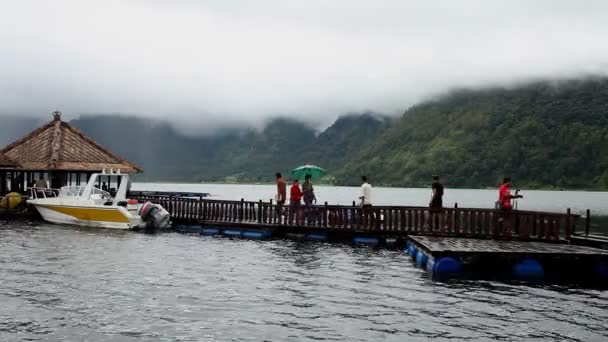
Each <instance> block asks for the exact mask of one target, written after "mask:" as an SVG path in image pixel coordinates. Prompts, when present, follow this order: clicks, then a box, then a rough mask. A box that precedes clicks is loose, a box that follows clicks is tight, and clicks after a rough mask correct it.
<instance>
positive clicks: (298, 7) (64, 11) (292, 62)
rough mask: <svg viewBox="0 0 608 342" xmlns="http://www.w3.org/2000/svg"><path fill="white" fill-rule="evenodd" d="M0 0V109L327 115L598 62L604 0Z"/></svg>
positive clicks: (221, 116) (553, 75) (604, 31)
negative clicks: (424, 0) (502, 0)
mask: <svg viewBox="0 0 608 342" xmlns="http://www.w3.org/2000/svg"><path fill="white" fill-rule="evenodd" d="M0 2H2V4H1V5H2V6H1V8H2V11H1V12H0V22H1V23H2V26H3V29H2V30H0V75H1V77H0V115H2V114H5V115H6V114H12V115H14V114H24V115H26V114H27V115H37V116H44V115H49V114H48V113H50V112H51V111H52V110H55V109H60V110H62V111H63V112H64V113H66V115H68V116H72V117H74V116H77V115H80V114H86V113H129V114H136V115H141V116H149V117H153V118H157V119H158V118H161V119H165V118H167V119H171V120H173V121H175V122H176V123H177V126H178V127H182V128H186V129H188V130H189V131H192V132H194V131H200V130H205V129H207V130H210V129H214V128H217V127H223V126H259V125H260V123H261V122H264V120H267V119H268V118H271V117H276V116H288V117H295V118H298V119H300V120H303V121H305V122H310V123H311V124H312V125H324V124H327V123H329V122H331V121H332V120H334V119H335V117H336V116H338V115H340V114H343V113H349V112H363V111H374V112H382V113H386V114H393V115H397V114H399V113H401V112H403V110H404V109H405V108H407V107H408V106H410V105H412V104H414V103H415V102H417V101H420V100H422V99H425V98H428V97H429V96H433V95H435V94H438V93H442V92H445V91H446V90H447V89H451V88H453V87H483V86H487V85H500V84H512V83H513V82H520V81H522V80H528V79H559V78H563V77H575V76H578V75H606V74H607V71H608V64H607V62H606V61H608V45H606V44H605V38H606V37H607V36H608V20H606V13H608V2H606V1H601V0H600V1H585V2H572V1H534V2H530V1H508V2H500V4H499V2H490V1H445V2H442V4H441V5H438V4H436V3H433V4H431V2H422V1H416V2H413V1H411V2H410V1H403V0H395V1H392V0H386V1H371V0H370V1H361V0H342V1H341V0H337V1H322V0H311V1H279V0H276V1H244V0H243V1H230V0H222V1H219V0H218V1H194V0H192V1H186V0H175V1H168V0H167V1H160V0H152V1H150V0H148V1H143V0H141V1H115V0H105V1H68V0H55V1H32V0H20V1H0Z"/></svg>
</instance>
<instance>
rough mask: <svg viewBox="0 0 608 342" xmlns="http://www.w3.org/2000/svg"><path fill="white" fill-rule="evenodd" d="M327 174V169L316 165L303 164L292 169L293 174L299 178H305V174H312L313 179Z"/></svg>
mask: <svg viewBox="0 0 608 342" xmlns="http://www.w3.org/2000/svg"><path fill="white" fill-rule="evenodd" d="M325 174H327V171H325V170H324V169H322V168H320V167H318V166H316V165H303V166H300V167H296V168H295V169H293V170H291V175H292V176H294V177H295V178H297V179H304V176H306V175H310V176H311V177H312V178H313V179H316V178H321V177H323V176H325Z"/></svg>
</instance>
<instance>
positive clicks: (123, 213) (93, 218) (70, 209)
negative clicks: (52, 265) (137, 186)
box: [27, 170, 171, 231]
mask: <svg viewBox="0 0 608 342" xmlns="http://www.w3.org/2000/svg"><path fill="white" fill-rule="evenodd" d="M100 177H103V178H100ZM102 179H103V180H110V181H115V182H116V183H115V184H119V185H118V190H117V191H116V194H115V195H114V196H112V195H111V194H110V193H109V192H108V191H105V190H102V189H99V188H97V187H96V186H95V185H96V184H98V181H99V180H102ZM130 184H131V182H130V179H129V175H128V174H121V173H120V170H119V171H117V172H116V173H114V172H112V170H110V172H109V173H107V172H106V171H105V170H104V171H102V173H94V174H93V175H92V176H91V178H90V179H89V182H88V183H87V185H86V186H64V187H62V188H61V189H59V190H51V189H42V188H31V190H30V199H29V200H28V201H27V202H28V203H29V204H31V205H33V206H34V207H35V208H36V210H38V212H39V213H40V215H41V216H42V218H43V219H44V220H45V221H48V222H52V223H63V224H73V225H78V226H87V227H100V228H113V229H142V230H145V231H155V230H157V229H164V228H168V227H169V226H170V224H171V223H170V217H169V213H168V212H167V211H166V210H165V209H164V208H163V207H161V206H160V205H157V204H153V203H151V202H146V203H138V202H137V201H136V200H128V199H127V192H128V188H129V187H130Z"/></svg>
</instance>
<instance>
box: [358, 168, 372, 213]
mask: <svg viewBox="0 0 608 342" xmlns="http://www.w3.org/2000/svg"><path fill="white" fill-rule="evenodd" d="M361 180H362V181H363V185H361V197H359V198H360V199H361V205H362V206H364V207H371V205H372V186H371V184H369V183H368V182H367V176H363V177H361Z"/></svg>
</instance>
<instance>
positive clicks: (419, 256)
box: [416, 250, 429, 268]
mask: <svg viewBox="0 0 608 342" xmlns="http://www.w3.org/2000/svg"><path fill="white" fill-rule="evenodd" d="M428 260H429V257H427V256H426V254H424V253H423V252H422V251H421V250H418V253H416V265H418V266H419V267H422V268H426V263H427V262H428Z"/></svg>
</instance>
